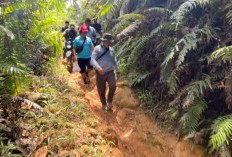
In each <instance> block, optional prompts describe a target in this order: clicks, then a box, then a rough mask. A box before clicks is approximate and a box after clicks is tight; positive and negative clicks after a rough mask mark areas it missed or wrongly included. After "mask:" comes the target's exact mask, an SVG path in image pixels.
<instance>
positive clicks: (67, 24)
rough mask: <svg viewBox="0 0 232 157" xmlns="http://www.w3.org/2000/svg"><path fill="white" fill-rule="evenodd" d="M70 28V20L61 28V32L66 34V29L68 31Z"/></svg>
mask: <svg viewBox="0 0 232 157" xmlns="http://www.w3.org/2000/svg"><path fill="white" fill-rule="evenodd" d="M68 28H69V21H68V20H66V21H65V25H64V26H63V27H62V28H61V32H64V31H65V30H66V29H68Z"/></svg>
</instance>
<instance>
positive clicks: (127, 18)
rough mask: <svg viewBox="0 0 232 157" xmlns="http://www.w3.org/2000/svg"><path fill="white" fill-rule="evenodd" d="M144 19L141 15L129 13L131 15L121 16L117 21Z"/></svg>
mask: <svg viewBox="0 0 232 157" xmlns="http://www.w3.org/2000/svg"><path fill="white" fill-rule="evenodd" d="M143 18H144V17H143V15H141V14H134V13H131V14H124V15H122V16H120V17H119V18H118V19H119V20H130V19H131V20H142V19H143Z"/></svg>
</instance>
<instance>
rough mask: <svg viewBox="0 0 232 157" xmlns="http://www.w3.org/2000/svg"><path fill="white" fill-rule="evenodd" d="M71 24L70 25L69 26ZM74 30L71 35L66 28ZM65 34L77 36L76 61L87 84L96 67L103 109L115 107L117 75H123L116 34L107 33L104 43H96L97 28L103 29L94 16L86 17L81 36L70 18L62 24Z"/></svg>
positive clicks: (74, 45)
mask: <svg viewBox="0 0 232 157" xmlns="http://www.w3.org/2000/svg"><path fill="white" fill-rule="evenodd" d="M68 27H70V28H68ZM65 29H66V30H69V31H71V32H72V33H73V34H72V33H71V35H69V33H67V32H65V31H66V30H65ZM62 31H64V32H65V33H64V37H67V38H71V40H73V49H72V52H73V56H74V61H75V62H77V64H78V65H79V67H80V73H81V76H82V79H83V84H84V86H88V85H89V83H90V79H89V73H90V72H91V71H92V70H93V69H95V74H96V84H97V89H98V94H99V97H100V100H101V103H102V109H103V110H107V111H108V110H111V109H112V107H113V103H112V102H113V97H114V93H115V91H116V79H119V78H120V73H119V69H118V65H117V60H116V57H115V52H114V49H113V48H112V47H111V43H112V41H113V36H112V35H111V34H109V33H105V34H103V36H102V38H101V44H99V45H94V41H96V32H97V33H101V25H100V24H98V23H97V20H95V21H94V25H93V27H92V26H91V20H90V19H88V18H87V19H86V20H85V23H84V24H82V25H81V26H80V28H78V32H79V36H78V35H77V31H76V28H75V26H74V25H72V24H70V26H69V25H68V21H66V23H65V26H64V27H62ZM106 83H108V85H109V93H108V97H107V99H106V96H105V95H106Z"/></svg>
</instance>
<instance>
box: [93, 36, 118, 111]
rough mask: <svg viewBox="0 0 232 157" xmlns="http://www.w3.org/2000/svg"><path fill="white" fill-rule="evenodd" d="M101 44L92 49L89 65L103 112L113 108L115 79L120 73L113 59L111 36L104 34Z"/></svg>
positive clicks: (114, 58)
mask: <svg viewBox="0 0 232 157" xmlns="http://www.w3.org/2000/svg"><path fill="white" fill-rule="evenodd" d="M101 40H102V43H101V45H98V46H96V47H95V48H94V51H93V54H92V58H91V64H92V65H93V67H94V68H95V69H96V82H97V89H98V94H99V96H100V100H101V103H102V109H103V110H107V111H108V110H111V109H112V107H113V104H112V102H113V97H114V93H115V91H116V77H115V71H116V73H117V79H119V78H120V73H119V69H118V65H117V60H116V57H115V52H114V49H113V48H112V47H110V45H111V41H112V40H113V36H112V35H111V34H109V33H105V34H104V35H103V38H101ZM106 82H107V83H108V85H109V94H108V98H107V100H106V97H105V93H106Z"/></svg>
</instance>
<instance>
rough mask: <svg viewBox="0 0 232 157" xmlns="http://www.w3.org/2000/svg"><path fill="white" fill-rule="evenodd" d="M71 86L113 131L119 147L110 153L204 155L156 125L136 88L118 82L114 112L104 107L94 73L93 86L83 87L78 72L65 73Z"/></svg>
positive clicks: (137, 156)
mask: <svg viewBox="0 0 232 157" xmlns="http://www.w3.org/2000/svg"><path fill="white" fill-rule="evenodd" d="M65 80H66V81H67V83H68V85H69V86H70V87H72V88H75V90H77V91H78V92H79V93H81V94H82V95H83V97H84V99H83V100H82V101H85V102H86V104H87V109H88V110H89V111H90V112H92V113H93V114H94V115H95V117H96V118H97V119H98V121H99V123H100V125H98V127H99V128H98V129H100V130H105V131H106V132H109V134H112V136H113V137H114V143H115V145H116V148H114V149H112V150H111V155H110V156H115V157H123V156H125V157H205V156H206V155H204V154H205V153H204V152H203V150H202V149H201V148H199V147H197V146H195V145H193V144H191V143H190V142H189V141H178V139H177V137H176V136H174V135H172V134H170V133H167V132H165V131H163V130H161V129H159V128H158V127H157V125H156V124H155V122H154V121H152V120H151V119H150V118H149V116H148V115H146V114H145V112H144V111H143V110H142V109H140V108H139V101H138V100H137V99H136V98H135V97H134V95H133V91H132V90H131V89H130V88H129V87H127V86H126V85H124V84H123V82H118V87H117V91H116V95H115V99H114V102H113V104H114V108H113V111H111V112H106V111H103V110H102V109H101V103H100V101H99V97H98V93H97V89H96V86H95V77H94V72H92V73H91V85H90V86H89V87H88V88H86V87H83V83H82V80H81V76H80V74H79V73H73V74H67V75H65Z"/></svg>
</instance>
